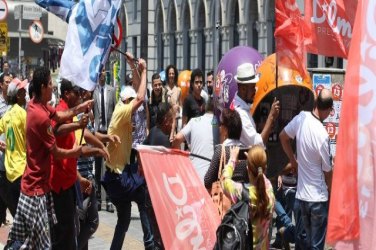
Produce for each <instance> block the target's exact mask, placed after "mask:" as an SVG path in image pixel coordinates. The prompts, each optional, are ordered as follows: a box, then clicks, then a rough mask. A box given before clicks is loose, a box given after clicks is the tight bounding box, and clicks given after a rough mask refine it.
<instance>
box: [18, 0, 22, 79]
mask: <svg viewBox="0 0 376 250" xmlns="http://www.w3.org/2000/svg"><path fill="white" fill-rule="evenodd" d="M22 9H23V6H22V5H21V8H20V18H19V19H18V76H19V77H20V78H21V50H22V49H21V29H22V25H21V24H22Z"/></svg>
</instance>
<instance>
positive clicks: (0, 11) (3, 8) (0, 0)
mask: <svg viewBox="0 0 376 250" xmlns="http://www.w3.org/2000/svg"><path fill="white" fill-rule="evenodd" d="M7 15H8V5H7V2H6V1H5V0H0V21H3V20H5V19H6V18H7Z"/></svg>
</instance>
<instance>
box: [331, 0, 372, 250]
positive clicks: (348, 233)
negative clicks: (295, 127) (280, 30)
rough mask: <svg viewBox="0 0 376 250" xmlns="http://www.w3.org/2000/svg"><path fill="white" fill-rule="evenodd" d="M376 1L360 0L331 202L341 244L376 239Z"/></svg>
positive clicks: (334, 235) (335, 238)
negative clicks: (375, 153)
mask: <svg viewBox="0 0 376 250" xmlns="http://www.w3.org/2000/svg"><path fill="white" fill-rule="evenodd" d="M375 11H376V1H374V0H364V1H359V4H358V8H357V14H356V18H355V24H354V27H355V28H354V33H353V37H352V42H351V47H350V52H349V61H348V65H347V72H346V79H345V91H344V96H343V103H342V111H341V119H340V128H339V135H338V142H337V153H336V159H335V166H334V175H333V181H332V192H331V198H330V207H329V220H328V230H327V238H326V240H327V242H328V243H329V244H331V245H334V246H335V249H374V247H375V245H376V222H375V221H376V214H375V213H376V209H375V197H376V194H375V191H376V190H375V189H376V171H375V167H376V161H375V159H376V155H374V152H376V144H375V141H376V131H375V128H376V88H375V86H376V85H375V82H376V74H375V72H376V57H375V55H376V54H375V52H376V23H375V22H376V20H375V14H374V13H375Z"/></svg>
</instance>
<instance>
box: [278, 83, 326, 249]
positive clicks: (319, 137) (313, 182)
mask: <svg viewBox="0 0 376 250" xmlns="http://www.w3.org/2000/svg"><path fill="white" fill-rule="evenodd" d="M332 109H333V99H332V94H331V92H330V91H329V90H327V89H324V90H322V91H321V92H320V94H319V95H318V97H317V100H316V103H315V107H314V109H313V111H312V112H307V111H302V112H300V114H299V115H297V116H295V117H294V118H293V120H292V121H291V122H290V123H289V124H287V125H286V127H285V128H284V129H283V130H282V132H281V133H280V135H279V138H280V141H281V144H282V148H283V150H284V151H285V153H286V154H287V156H288V158H289V160H290V163H291V166H292V167H293V168H295V169H296V168H297V170H298V171H297V172H298V186H297V192H296V197H295V198H296V199H295V207H296V209H297V214H300V215H301V218H297V220H298V222H299V221H300V220H302V222H303V227H304V230H305V232H306V234H307V240H306V243H307V244H308V246H306V247H305V248H308V249H324V244H325V235H326V228H327V219H328V199H329V194H328V189H329V190H330V185H331V179H332V163H331V157H330V148H329V136H328V133H327V131H326V130H325V128H324V126H323V125H322V121H323V120H325V119H326V118H327V117H328V116H329V114H330V112H331V111H332ZM294 138H296V149H297V158H296V157H295V155H294V152H293V148H292V146H291V141H292V140H293V139H294ZM297 217H300V216H297ZM298 222H297V223H298ZM296 231H297V236H298V237H297V240H296V241H297V242H296V244H300V243H301V242H299V241H300V240H301V239H300V238H299V235H301V232H302V231H301V229H299V228H296Z"/></svg>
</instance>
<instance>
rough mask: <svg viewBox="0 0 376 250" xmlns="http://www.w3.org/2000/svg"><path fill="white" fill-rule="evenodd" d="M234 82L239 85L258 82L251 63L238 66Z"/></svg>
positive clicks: (258, 78) (258, 77)
mask: <svg viewBox="0 0 376 250" xmlns="http://www.w3.org/2000/svg"><path fill="white" fill-rule="evenodd" d="M235 80H236V81H237V82H238V83H241V84H249V83H257V82H258V81H259V80H260V76H259V74H256V72H255V67H254V66H253V64H252V63H243V64H240V65H239V66H238V69H237V75H236V76H235Z"/></svg>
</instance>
